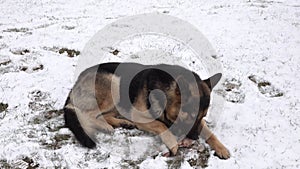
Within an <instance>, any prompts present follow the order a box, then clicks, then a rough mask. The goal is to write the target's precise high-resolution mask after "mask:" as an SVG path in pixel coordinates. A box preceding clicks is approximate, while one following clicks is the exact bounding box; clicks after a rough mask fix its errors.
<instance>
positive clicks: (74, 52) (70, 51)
mask: <svg viewBox="0 0 300 169" xmlns="http://www.w3.org/2000/svg"><path fill="white" fill-rule="evenodd" d="M65 52H66V53H67V54H68V56H69V57H74V56H78V55H79V54H80V51H78V50H75V49H68V48H61V49H59V50H58V53H59V54H63V53H65Z"/></svg>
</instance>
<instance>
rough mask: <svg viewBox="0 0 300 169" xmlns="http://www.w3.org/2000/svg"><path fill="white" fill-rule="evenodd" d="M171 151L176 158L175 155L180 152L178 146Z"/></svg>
mask: <svg viewBox="0 0 300 169" xmlns="http://www.w3.org/2000/svg"><path fill="white" fill-rule="evenodd" d="M170 151H171V153H172V155H174V156H175V155H176V154H177V152H178V145H176V146H174V147H172V148H171V149H170Z"/></svg>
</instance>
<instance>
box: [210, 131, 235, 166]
mask: <svg viewBox="0 0 300 169" xmlns="http://www.w3.org/2000/svg"><path fill="white" fill-rule="evenodd" d="M206 142H207V143H208V144H209V146H210V147H211V148H212V149H213V150H215V154H214V155H216V156H218V157H219V158H220V159H224V160H226V159H228V158H229V157H230V153H229V151H228V149H227V148H226V147H225V146H224V145H223V144H222V143H221V142H220V141H219V140H218V139H217V137H216V136H214V135H212V136H211V137H210V138H209V139H208V140H206Z"/></svg>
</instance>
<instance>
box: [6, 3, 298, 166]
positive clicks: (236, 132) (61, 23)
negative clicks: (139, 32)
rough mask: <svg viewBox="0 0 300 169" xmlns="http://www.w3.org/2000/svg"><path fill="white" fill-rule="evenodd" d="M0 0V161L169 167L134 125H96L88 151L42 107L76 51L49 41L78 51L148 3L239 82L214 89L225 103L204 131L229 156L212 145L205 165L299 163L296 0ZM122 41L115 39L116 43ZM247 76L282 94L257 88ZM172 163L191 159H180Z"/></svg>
mask: <svg viewBox="0 0 300 169" xmlns="http://www.w3.org/2000/svg"><path fill="white" fill-rule="evenodd" d="M0 4H1V5H0V32H1V33H0V58H1V59H0V103H7V104H8V105H9V106H8V108H7V110H5V111H4V112H0V114H1V115H0V117H1V119H0V135H1V138H0V168H2V167H3V166H4V165H9V166H11V168H16V167H19V168H26V167H28V166H29V165H31V166H34V165H35V164H38V165H39V168H54V167H55V166H56V167H58V168H63V167H65V168H104V167H107V168H122V167H123V168H128V167H129V168H134V167H135V166H134V165H135V164H139V167H140V168H167V167H168V164H169V163H168V160H169V159H168V158H165V157H162V156H161V155H158V156H156V157H154V158H152V156H153V154H155V153H157V150H158V149H159V147H160V145H159V142H158V141H157V140H156V139H154V138H153V137H152V136H149V135H147V134H145V133H143V132H139V131H126V130H125V131H124V130H117V131H116V132H115V133H114V134H112V135H106V134H102V133H100V134H99V135H97V138H98V140H99V143H98V145H97V148H96V149H95V150H87V149H85V148H82V147H81V146H80V145H79V144H78V143H77V142H76V141H75V139H74V138H73V137H71V138H69V137H65V136H68V135H70V132H69V131H68V130H67V129H65V128H63V117H62V115H57V116H55V117H53V118H49V119H48V118H47V117H45V116H46V115H45V112H48V111H50V110H58V109H61V108H62V106H63V104H64V101H65V99H66V96H67V94H68V92H69V90H70V89H71V88H72V85H73V83H74V80H75V79H74V78H73V77H74V71H75V66H76V65H77V60H78V57H80V55H79V56H75V57H72V58H70V57H68V56H67V54H66V53H64V54H59V53H58V49H60V48H63V47H65V48H68V49H74V50H78V51H82V50H83V49H84V47H85V44H86V43H87V42H88V41H89V40H90V38H92V37H93V35H94V34H95V33H96V32H98V31H99V30H100V29H101V28H103V27H104V26H105V25H107V24H109V23H112V22H113V21H116V20H117V19H120V18H124V17H126V16H131V15H136V14H142V13H149V12H159V13H166V14H167V15H171V16H175V17H178V18H180V19H183V20H185V21H188V22H190V23H191V24H193V25H194V26H195V27H196V28H198V29H199V31H200V32H202V33H203V34H204V35H205V37H207V38H208V40H209V41H210V43H211V44H212V45H213V47H214V48H215V50H216V52H217V56H216V58H217V60H218V61H220V62H221V63H222V65H223V77H224V81H226V80H227V81H226V83H231V84H237V82H238V84H240V85H235V86H234V85H233V89H232V90H231V91H226V90H225V89H228V85H225V83H224V84H220V85H219V87H218V89H217V90H218V91H220V93H222V94H221V96H222V97H221V98H223V97H224V105H222V106H223V107H222V106H221V107H220V108H218V109H217V110H222V111H220V112H218V113H219V114H217V115H216V114H211V115H210V116H211V117H215V116H217V117H218V118H216V121H215V123H214V125H213V126H212V130H213V131H214V133H215V134H216V135H217V136H218V138H219V139H220V140H221V141H222V143H224V144H225V145H226V146H227V148H228V149H229V150H230V152H231V155H232V157H231V158H230V159H228V160H220V159H218V158H217V157H215V156H213V152H212V151H211V152H210V153H211V156H210V157H209V159H208V166H207V168H209V169H214V168H230V169H231V168H291V169H294V168H295V169H296V168H300V155H299V152H300V137H299V135H300V113H299V110H300V107H299V105H300V100H299V96H300V81H299V79H300V75H299V71H300V67H299V63H300V57H299V56H298V55H299V54H300V40H299V37H300V11H299V8H300V2H299V1H297V0H291V1H284V0H281V1H277V0H275V1H269V0H266V1H264V0H256V1H254V0H234V1H225V0H221V1H215V0H212V1H181V0H176V1H171V0H168V1H162V0H155V1H145V0H139V1H138V0H126V1H116V0H103V1H96V0H86V1H76V0H70V1H63V0H60V1H58V0H45V1H37V0H24V1H16V0H10V1H5V0H0ZM148 38H151V37H148ZM146 40H147V38H146ZM148 40H149V39H148ZM150 41H151V40H150ZM161 41H164V40H163V39H161ZM170 42H171V41H170ZM128 44H130V43H129V42H126V41H124V42H123V44H121V45H120V47H123V48H124V50H123V48H121V49H122V51H125V50H126V49H125V48H126V45H128ZM122 45H123V46H122ZM134 47H135V46H133V47H132V50H136V48H134ZM26 49H27V50H29V52H28V51H26ZM127 49H128V50H129V48H127ZM155 52H156V51H154V52H153V53H154V54H156V53H155ZM187 53H188V51H187ZM179 54H182V55H184V54H186V53H179ZM186 55H190V54H189V53H188V54H186ZM168 57H170V56H168ZM158 61H162V62H164V60H163V59H162V60H158ZM4 62H8V63H6V64H2V63H4ZM39 65H43V68H41V67H39ZM25 67H26V70H25ZM251 75H255V76H256V77H258V78H260V79H263V81H265V82H269V83H270V87H269V88H270V89H271V90H273V89H274V90H273V91H277V90H276V89H278V91H280V92H282V93H283V95H282V96H279V97H270V96H271V95H268V94H263V93H261V90H260V89H259V87H258V85H259V84H258V83H254V82H253V81H251V80H250V79H249V76H251ZM237 86H238V87H237ZM217 90H216V93H219V92H217ZM236 98H238V99H236ZM232 100H236V101H234V102H233V101H232ZM213 106H214V105H213ZM215 106H216V107H217V106H218V105H215ZM214 112H215V111H214ZM46 114H48V113H46ZM131 132H132V133H131ZM130 153H131V154H130ZM25 157H29V158H31V159H32V160H33V163H32V164H29V163H27V162H26V160H25V161H24V159H25ZM181 168H190V164H189V163H188V162H187V161H186V160H184V161H183V162H182V163H181Z"/></svg>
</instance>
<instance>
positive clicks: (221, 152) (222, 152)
mask: <svg viewBox="0 0 300 169" xmlns="http://www.w3.org/2000/svg"><path fill="white" fill-rule="evenodd" d="M214 155H215V156H218V157H219V158H220V159H224V160H226V159H228V158H230V153H229V151H228V149H227V148H226V147H225V146H223V145H218V146H217V147H215V154H214Z"/></svg>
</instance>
